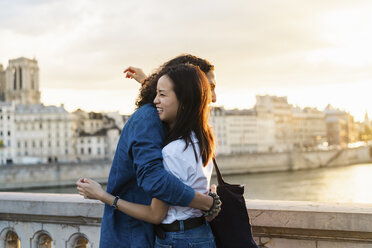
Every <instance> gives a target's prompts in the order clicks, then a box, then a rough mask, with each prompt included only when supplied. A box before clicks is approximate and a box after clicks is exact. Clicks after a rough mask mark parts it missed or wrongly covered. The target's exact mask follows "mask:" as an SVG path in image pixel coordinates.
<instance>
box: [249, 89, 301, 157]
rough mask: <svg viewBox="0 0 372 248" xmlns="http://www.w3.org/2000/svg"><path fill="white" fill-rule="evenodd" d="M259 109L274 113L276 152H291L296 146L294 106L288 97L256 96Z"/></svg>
mask: <svg viewBox="0 0 372 248" xmlns="http://www.w3.org/2000/svg"><path fill="white" fill-rule="evenodd" d="M255 107H256V108H257V109H264V108H266V111H268V112H270V113H272V115H273V117H274V121H275V150H276V151H290V150H292V149H293V145H294V133H293V114H292V105H290V104H288V100H287V97H278V96H270V95H265V96H260V95H257V96H256V106H255Z"/></svg>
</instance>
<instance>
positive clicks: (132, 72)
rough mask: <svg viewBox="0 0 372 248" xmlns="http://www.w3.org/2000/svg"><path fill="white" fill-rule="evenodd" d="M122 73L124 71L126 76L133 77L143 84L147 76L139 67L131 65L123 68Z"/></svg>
mask: <svg viewBox="0 0 372 248" xmlns="http://www.w3.org/2000/svg"><path fill="white" fill-rule="evenodd" d="M124 73H126V75H125V77H126V78H133V79H134V80H136V81H137V82H138V83H140V84H143V83H144V82H145V79H146V78H147V76H146V74H145V73H144V72H143V70H142V69H141V68H136V67H133V66H129V67H128V68H127V69H125V70H124Z"/></svg>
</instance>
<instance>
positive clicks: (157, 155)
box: [129, 106, 213, 210]
mask: <svg viewBox="0 0 372 248" xmlns="http://www.w3.org/2000/svg"><path fill="white" fill-rule="evenodd" d="M137 111H141V113H139V116H138V117H137V120H136V121H134V122H132V126H131V128H130V130H131V135H130V139H131V140H130V142H129V145H130V146H131V154H132V157H133V163H134V168H135V171H136V176H137V183H138V185H139V186H140V187H141V188H142V189H143V190H145V191H146V192H148V193H149V194H150V195H151V197H154V198H158V199H160V200H162V201H164V202H166V203H168V204H170V205H178V206H190V207H193V208H197V209H201V210H208V209H210V207H211V206H212V204H213V199H212V197H210V196H207V195H203V194H201V193H198V192H196V193H195V191H194V190H193V189H192V188H191V187H189V186H187V185H185V184H184V183H182V182H181V181H180V180H179V179H177V178H176V177H175V176H173V175H171V174H170V173H168V172H167V171H166V170H165V169H164V166H163V163H162V153H161V150H162V147H163V140H164V133H163V126H162V123H161V121H160V119H159V116H158V113H157V112H156V109H155V108H153V107H150V106H144V107H142V108H140V109H139V110H137Z"/></svg>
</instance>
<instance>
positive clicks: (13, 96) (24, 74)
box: [5, 57, 40, 104]
mask: <svg viewBox="0 0 372 248" xmlns="http://www.w3.org/2000/svg"><path fill="white" fill-rule="evenodd" d="M5 100H6V101H8V102H15V103H21V104H35V103H40V90H39V66H38V64H37V60H36V59H27V58H23V57H21V58H17V59H11V60H9V65H8V68H7V69H6V86H5Z"/></svg>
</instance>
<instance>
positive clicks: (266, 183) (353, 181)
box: [23, 164, 372, 203]
mask: <svg viewBox="0 0 372 248" xmlns="http://www.w3.org/2000/svg"><path fill="white" fill-rule="evenodd" d="M225 181H226V182H228V183H234V184H245V198H248V199H262V200H290V201H317V202H353V203H372V164H360V165H351V166H347V167H337V168H325V169H313V170H303V171H295V172H275V173H259V174H245V175H234V176H226V177H225ZM212 183H216V178H212ZM23 191H24V192H45V193H76V190H75V187H64V188H48V189H38V190H23Z"/></svg>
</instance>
